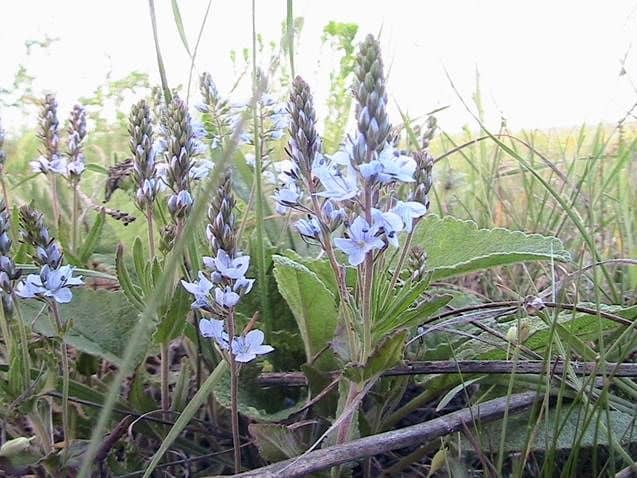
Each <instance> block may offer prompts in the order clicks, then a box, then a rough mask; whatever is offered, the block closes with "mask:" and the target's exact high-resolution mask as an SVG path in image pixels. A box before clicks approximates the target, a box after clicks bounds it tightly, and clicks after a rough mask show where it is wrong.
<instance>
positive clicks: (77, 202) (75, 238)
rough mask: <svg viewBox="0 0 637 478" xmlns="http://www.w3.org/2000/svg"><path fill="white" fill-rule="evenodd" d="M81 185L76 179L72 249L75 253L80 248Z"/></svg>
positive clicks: (74, 186)
mask: <svg viewBox="0 0 637 478" xmlns="http://www.w3.org/2000/svg"><path fill="white" fill-rule="evenodd" d="M79 187H80V185H79V182H78V181H75V182H74V184H73V213H72V214H73V216H72V222H73V224H72V226H71V250H72V251H73V253H74V254H76V253H77V249H78V243H77V241H78V228H79V224H78V216H79V212H80V200H79V199H80V198H79V194H78V188H79Z"/></svg>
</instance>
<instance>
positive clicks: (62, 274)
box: [16, 265, 84, 304]
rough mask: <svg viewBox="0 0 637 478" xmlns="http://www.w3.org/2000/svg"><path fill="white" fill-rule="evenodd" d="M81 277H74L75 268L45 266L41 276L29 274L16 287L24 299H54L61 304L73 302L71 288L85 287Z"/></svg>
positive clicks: (17, 292) (18, 293)
mask: <svg viewBox="0 0 637 478" xmlns="http://www.w3.org/2000/svg"><path fill="white" fill-rule="evenodd" d="M83 284H84V282H83V281H82V278H81V277H73V267H71V266H69V265H66V266H62V267H60V268H58V269H51V268H50V267H49V266H48V265H47V266H44V267H43V268H42V270H41V271H40V274H29V275H28V276H27V277H26V279H25V280H24V281H23V282H20V283H19V284H18V285H17V287H16V294H17V295H18V296H19V297H22V298H24V299H34V298H52V299H53V300H55V301H56V302H57V303H59V304H66V303H68V302H71V299H72V297H73V294H72V293H71V287H77V286H80V285H83Z"/></svg>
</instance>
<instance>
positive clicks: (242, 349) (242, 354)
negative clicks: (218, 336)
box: [231, 330, 274, 363]
mask: <svg viewBox="0 0 637 478" xmlns="http://www.w3.org/2000/svg"><path fill="white" fill-rule="evenodd" d="M264 339H265V336H264V335H263V332H261V331H260V330H251V331H250V332H248V333H247V334H246V335H245V336H244V335H242V336H240V337H235V338H234V339H232V343H231V348H232V353H233V354H234V359H235V360H236V361H237V362H241V363H245V362H250V361H251V360H254V359H255V358H257V355H263V354H267V353H269V352H272V351H273V350H274V348H273V347H271V346H270V345H263V340H264Z"/></svg>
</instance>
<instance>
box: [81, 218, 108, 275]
mask: <svg viewBox="0 0 637 478" xmlns="http://www.w3.org/2000/svg"><path fill="white" fill-rule="evenodd" d="M103 228H104V212H102V213H101V214H98V215H97V217H96V218H95V222H94V223H93V226H92V227H91V230H90V231H89V233H88V235H87V236H86V239H84V242H83V243H82V247H81V248H80V257H79V260H80V262H81V263H82V264H86V262H87V261H88V260H89V259H90V258H91V255H92V254H93V252H94V251H95V247H96V246H97V241H98V240H99V238H100V236H101V235H102V229H103Z"/></svg>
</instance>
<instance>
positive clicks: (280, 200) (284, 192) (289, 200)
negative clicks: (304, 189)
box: [274, 182, 300, 214]
mask: <svg viewBox="0 0 637 478" xmlns="http://www.w3.org/2000/svg"><path fill="white" fill-rule="evenodd" d="M299 197H300V193H299V190H298V188H297V187H296V184H294V183H293V182H290V183H288V184H287V186H286V187H282V188H280V189H279V190H277V192H276V194H275V195H274V199H275V200H276V202H277V207H276V210H277V212H278V213H279V214H286V213H287V212H288V209H289V208H290V207H293V206H296V205H298V203H299Z"/></svg>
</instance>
